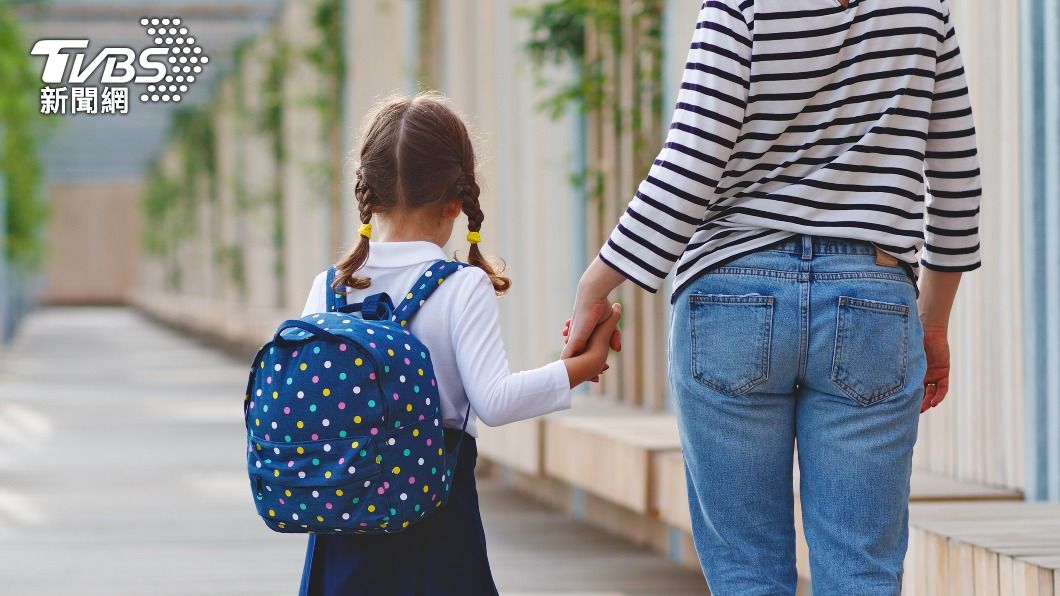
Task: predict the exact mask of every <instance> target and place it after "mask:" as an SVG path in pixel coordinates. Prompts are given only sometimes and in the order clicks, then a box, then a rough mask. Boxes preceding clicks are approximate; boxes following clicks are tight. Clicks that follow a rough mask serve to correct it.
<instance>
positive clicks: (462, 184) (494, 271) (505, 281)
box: [456, 174, 512, 296]
mask: <svg viewBox="0 0 1060 596" xmlns="http://www.w3.org/2000/svg"><path fill="white" fill-rule="evenodd" d="M479 192H480V191H479V187H478V183H477V182H475V176H474V174H465V175H464V177H463V179H461V180H460V181H459V182H457V185H456V195H457V196H459V197H460V200H461V209H462V210H463V212H464V215H466V216H467V229H468V231H469V232H478V231H480V230H481V229H482V220H483V219H485V216H484V215H483V214H482V207H481V206H480V205H479V202H478V196H479ZM467 262H468V263H470V264H472V265H474V266H476V267H478V268H479V269H482V270H483V271H485V272H486V275H488V276H489V278H490V281H491V282H492V283H493V291H494V292H496V293H497V295H498V296H500V295H502V294H504V293H505V292H507V291H508V289H509V288H511V287H512V280H511V279H509V278H507V277H505V276H503V275H501V274H502V273H504V265H503V263H502V264H501V265H500V267H499V268H498V267H496V266H495V265H494V264H493V263H491V262H490V260H489V259H487V258H486V257H484V256H483V255H482V251H481V250H479V247H478V243H477V242H475V243H472V244H471V249H470V250H469V251H468V254H467Z"/></svg>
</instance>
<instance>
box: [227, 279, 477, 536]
mask: <svg viewBox="0 0 1060 596" xmlns="http://www.w3.org/2000/svg"><path fill="white" fill-rule="evenodd" d="M465 266H467V265H465V264H464V263H459V262H456V261H438V262H436V263H433V264H431V266H430V268H429V269H428V270H427V271H426V272H425V273H424V274H423V276H422V277H420V279H419V280H418V281H417V282H416V284H415V285H414V286H413V287H412V288H411V289H410V290H409V292H408V293H406V294H405V296H404V299H403V300H402V301H401V303H400V304H399V305H398V306H397V307H396V308H395V307H394V306H393V302H391V300H390V297H389V296H387V295H386V294H375V295H372V296H369V297H368V298H366V299H365V300H364V302H362V303H359V304H353V305H347V304H346V293H345V288H340V290H342V291H341V292H338V293H336V292H335V291H333V290H332V289H331V285H332V282H333V281H334V279H335V267H334V266H332V267H331V268H329V269H328V274H327V284H328V290H327V291H328V312H326V313H319V314H314V315H309V316H306V317H302V318H301V319H291V320H288V321H284V322H283V323H282V324H281V325H280V327H279V329H277V330H276V334H275V335H274V336H273V338H272V339H271V340H270V341H268V342H267V343H265V345H264V346H262V347H261V349H260V350H259V351H258V353H257V356H256V357H255V358H254V364H253V365H252V366H251V372H250V380H249V382H248V383H247V393H246V399H245V401H244V405H243V410H244V415H245V418H246V426H247V471H248V473H249V474H250V486H251V490H252V492H253V494H254V502H255V505H256V506H257V510H258V515H260V516H261V517H262V518H263V519H264V520H265V524H266V525H267V526H268V527H269V528H271V529H273V530H275V531H277V532H296V533H337V532H343V533H346V532H348V533H358V534H379V533H394V532H401V531H402V530H405V529H407V528H409V527H410V526H412V525H414V524H416V523H418V522H419V521H421V520H423V519H424V518H426V517H427V516H428V515H430V514H431V513H432V512H433V511H435V510H437V509H438V508H440V507H441V506H442V505H443V504H444V503H445V502H446V500H447V499H448V497H449V487H450V486H451V482H452V469H451V468H452V466H451V465H450V464H451V463H455V460H451V459H450V458H448V457H447V454H446V451H445V437H444V435H443V428H442V419H441V410H440V408H439V405H440V404H439V399H438V386H437V382H436V380H435V377H434V368H433V367H432V365H431V357H430V354H429V353H428V351H427V347H426V346H424V345H423V343H422V342H420V341H419V340H418V339H416V336H414V335H412V334H411V333H410V332H409V331H408V330H407V329H406V327H407V326H408V324H409V322H410V321H411V320H412V317H414V316H415V315H416V312H417V311H418V310H419V308H420V307H421V306H423V304H424V302H425V301H426V300H427V298H428V297H429V296H430V295H431V293H432V292H434V290H436V289H437V288H438V287H439V286H440V285H441V284H442V282H444V281H445V279H446V278H447V277H449V276H450V275H452V274H453V273H454V272H456V271H457V270H459V269H463V268H464V267H465ZM357 312H359V313H360V316H355V315H354V314H353V313H357ZM468 410H469V412H468V413H469V414H470V406H469V407H468ZM464 424H465V428H466V425H467V416H465V417H464ZM459 448H460V447H459V443H458V444H457V450H459Z"/></svg>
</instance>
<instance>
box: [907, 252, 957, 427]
mask: <svg viewBox="0 0 1060 596" xmlns="http://www.w3.org/2000/svg"><path fill="white" fill-rule="evenodd" d="M960 283H961V274H960V273H957V272H949V271H936V270H934V269H928V268H926V267H925V268H924V272H923V274H922V275H921V276H920V299H919V300H918V301H917V310H919V312H920V323H921V325H922V326H923V328H924V354H925V355H926V356H927V372H926V373H925V374H924V399H923V401H921V403H920V413H921V414H923V413H924V412H927V411H928V410H930V409H931V408H933V407H935V406H937V405H939V404H940V403H942V400H943V399H945V398H946V394H947V393H948V392H949V390H950V342H949V338H948V337H947V330H948V329H949V326H950V310H951V309H952V308H953V299H954V298H955V297H956V296H957V286H958V285H960Z"/></svg>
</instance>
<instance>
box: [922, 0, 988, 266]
mask: <svg viewBox="0 0 1060 596" xmlns="http://www.w3.org/2000/svg"><path fill="white" fill-rule="evenodd" d="M943 25H944V33H943V35H944V38H943V41H942V44H941V46H940V49H939V52H938V56H937V58H936V67H935V89H934V95H933V97H932V103H931V123H930V126H929V128H928V139H927V152H926V154H925V162H924V175H925V177H926V178H927V183H928V200H927V205H926V213H925V216H924V223H925V228H924V240H925V245H924V254H923V256H922V257H921V264H922V265H924V266H925V267H927V268H929V269H937V270H940V271H971V270H972V269H976V268H978V267H979V265H980V254H979V201H980V198H981V196H982V184H981V182H980V179H979V156H978V152H977V150H976V143H975V124H974V122H973V120H972V106H971V101H970V99H969V96H968V84H967V82H966V80H965V74H964V64H963V63H962V60H961V53H960V49H959V47H958V45H957V35H956V31H955V30H954V27H953V23H952V22H951V20H950V14H949V11H948V10H946V11H945V13H944V19H943Z"/></svg>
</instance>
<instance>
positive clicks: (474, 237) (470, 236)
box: [467, 232, 482, 244]
mask: <svg viewBox="0 0 1060 596" xmlns="http://www.w3.org/2000/svg"><path fill="white" fill-rule="evenodd" d="M467 241H468V242H470V243H471V244H478V243H479V242H482V234H479V233H478V232H468V233H467Z"/></svg>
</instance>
